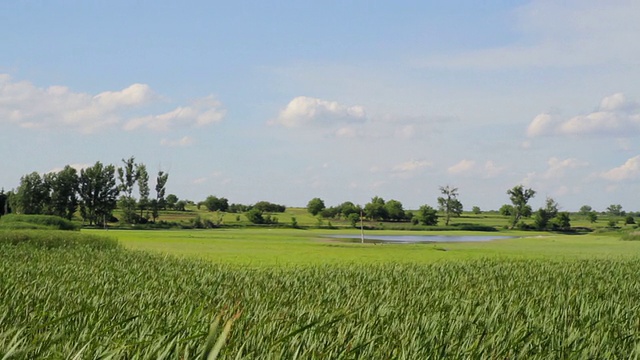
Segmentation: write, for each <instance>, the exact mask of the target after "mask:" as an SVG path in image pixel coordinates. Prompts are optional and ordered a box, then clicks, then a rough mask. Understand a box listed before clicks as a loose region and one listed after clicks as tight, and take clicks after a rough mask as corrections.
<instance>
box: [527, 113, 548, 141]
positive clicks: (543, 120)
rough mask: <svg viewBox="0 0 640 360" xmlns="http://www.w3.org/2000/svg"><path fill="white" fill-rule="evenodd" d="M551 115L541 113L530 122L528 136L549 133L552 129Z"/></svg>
mask: <svg viewBox="0 0 640 360" xmlns="http://www.w3.org/2000/svg"><path fill="white" fill-rule="evenodd" d="M552 122H553V120H552V119H551V115H549V114H539V115H538V116H536V117H535V118H534V119H533V120H532V121H531V124H529V127H528V128H527V136H529V137H536V136H541V135H547V134H548V133H549V132H550V131H551V130H552Z"/></svg>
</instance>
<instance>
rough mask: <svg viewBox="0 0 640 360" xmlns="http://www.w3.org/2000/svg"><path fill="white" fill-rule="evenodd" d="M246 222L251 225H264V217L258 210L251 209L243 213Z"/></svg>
mask: <svg viewBox="0 0 640 360" xmlns="http://www.w3.org/2000/svg"><path fill="white" fill-rule="evenodd" d="M245 216H246V217H247V220H249V221H250V222H251V223H253V224H264V217H263V216H262V211H261V210H260V209H256V208H253V209H251V210H249V211H247V212H246V213H245Z"/></svg>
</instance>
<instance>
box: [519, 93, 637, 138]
mask: <svg viewBox="0 0 640 360" xmlns="http://www.w3.org/2000/svg"><path fill="white" fill-rule="evenodd" d="M549 135H604V136H622V137H628V136H638V135H640V106H639V105H638V103H637V102H635V101H630V100H628V99H627V98H626V97H625V96H624V94H622V93H616V94H613V95H610V96H607V97H605V98H603V99H602V101H600V105H599V106H598V108H597V110H596V111H593V112H590V113H587V114H582V115H576V116H573V117H571V118H569V119H561V118H558V117H556V116H553V115H551V114H547V113H542V114H539V115H537V116H536V117H535V118H534V119H533V120H532V121H531V123H530V124H529V126H528V127H527V136H528V137H530V138H534V137H540V136H549Z"/></svg>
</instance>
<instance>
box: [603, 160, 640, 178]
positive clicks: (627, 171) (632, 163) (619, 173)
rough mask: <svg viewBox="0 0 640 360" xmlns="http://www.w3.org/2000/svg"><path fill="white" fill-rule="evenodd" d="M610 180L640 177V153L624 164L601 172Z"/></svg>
mask: <svg viewBox="0 0 640 360" xmlns="http://www.w3.org/2000/svg"><path fill="white" fill-rule="evenodd" d="M601 176H602V177H603V178H604V179H607V180H610V181H622V180H629V179H635V178H638V177H640V155H638V156H635V157H632V158H631V159H629V160H627V161H626V162H625V163H624V164H622V165H620V166H618V167H615V168H613V169H611V170H609V171H607V172H604V173H602V174H601Z"/></svg>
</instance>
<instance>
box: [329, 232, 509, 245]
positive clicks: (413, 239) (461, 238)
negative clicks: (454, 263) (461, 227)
mask: <svg viewBox="0 0 640 360" xmlns="http://www.w3.org/2000/svg"><path fill="white" fill-rule="evenodd" d="M327 237H329V238H332V239H343V240H347V241H351V242H359V241H360V235H353V234H350V235H327ZM513 238H515V236H499V235H455V236H444V235H365V236H364V241H365V242H368V243H394V244H415V243H451V242H483V241H491V240H500V239H513Z"/></svg>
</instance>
